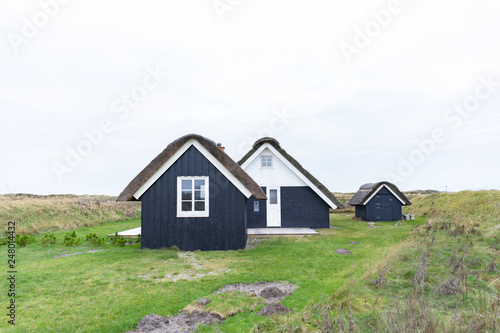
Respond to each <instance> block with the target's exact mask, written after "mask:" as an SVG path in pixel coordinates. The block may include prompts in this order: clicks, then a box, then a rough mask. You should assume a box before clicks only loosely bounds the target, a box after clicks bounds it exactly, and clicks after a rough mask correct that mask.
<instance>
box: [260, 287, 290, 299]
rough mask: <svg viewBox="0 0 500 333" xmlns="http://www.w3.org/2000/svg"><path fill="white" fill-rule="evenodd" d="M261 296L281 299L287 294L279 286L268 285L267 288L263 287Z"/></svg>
mask: <svg viewBox="0 0 500 333" xmlns="http://www.w3.org/2000/svg"><path fill="white" fill-rule="evenodd" d="M259 296H260V297H262V298H265V299H266V300H267V299H281V298H284V297H285V296H286V294H285V293H284V292H283V291H281V289H280V288H278V287H267V288H265V289H262V291H261V292H260V293H259Z"/></svg>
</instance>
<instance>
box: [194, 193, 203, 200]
mask: <svg viewBox="0 0 500 333" xmlns="http://www.w3.org/2000/svg"><path fill="white" fill-rule="evenodd" d="M194 200H205V191H194Z"/></svg>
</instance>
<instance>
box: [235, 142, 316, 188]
mask: <svg viewBox="0 0 500 333" xmlns="http://www.w3.org/2000/svg"><path fill="white" fill-rule="evenodd" d="M262 156H271V157H272V167H262ZM243 166H244V168H243V170H245V172H246V173H248V174H249V175H250V177H252V178H253V179H254V180H255V181H256V182H257V184H259V185H260V186H265V187H279V186H308V185H307V184H306V183H305V182H304V181H303V180H302V179H300V178H299V176H297V174H296V173H295V172H293V171H292V170H291V169H290V168H289V167H288V166H286V165H285V163H283V162H282V161H281V160H280V159H279V158H278V157H277V156H275V155H274V153H273V152H272V151H271V150H270V149H269V148H265V149H264V150H263V151H262V152H261V153H260V154H259V155H258V156H257V157H256V158H255V159H253V160H252V161H251V162H250V163H249V164H248V165H246V166H245V165H243Z"/></svg>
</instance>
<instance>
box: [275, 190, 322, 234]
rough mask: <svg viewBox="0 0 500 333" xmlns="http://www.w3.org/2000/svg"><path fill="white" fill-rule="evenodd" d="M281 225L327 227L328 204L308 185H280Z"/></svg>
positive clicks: (290, 226)
mask: <svg viewBox="0 0 500 333" xmlns="http://www.w3.org/2000/svg"><path fill="white" fill-rule="evenodd" d="M281 226H282V227H283V228H303V227H307V228H314V229H319V228H329V227H330V213H329V206H328V204H327V203H326V202H325V201H324V200H323V199H321V198H320V196H319V195H317V194H316V192H314V191H313V190H312V189H311V188H310V187H308V186H301V187H282V188H281Z"/></svg>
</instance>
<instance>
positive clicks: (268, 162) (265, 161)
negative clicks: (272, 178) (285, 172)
mask: <svg viewBox="0 0 500 333" xmlns="http://www.w3.org/2000/svg"><path fill="white" fill-rule="evenodd" d="M262 166H263V167H272V166H273V160H272V158H271V156H262Z"/></svg>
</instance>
